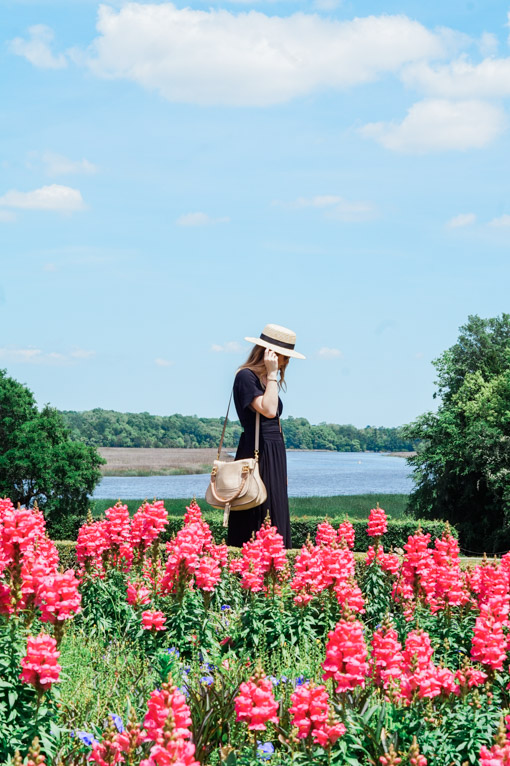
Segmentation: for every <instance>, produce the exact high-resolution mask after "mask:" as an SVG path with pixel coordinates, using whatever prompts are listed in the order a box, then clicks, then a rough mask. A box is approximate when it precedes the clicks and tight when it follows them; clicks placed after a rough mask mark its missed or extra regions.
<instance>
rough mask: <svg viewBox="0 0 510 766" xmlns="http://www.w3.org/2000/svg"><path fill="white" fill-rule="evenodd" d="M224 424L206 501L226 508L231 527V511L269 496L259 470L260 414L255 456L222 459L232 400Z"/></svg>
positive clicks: (252, 506) (226, 525) (256, 419)
mask: <svg viewBox="0 0 510 766" xmlns="http://www.w3.org/2000/svg"><path fill="white" fill-rule="evenodd" d="M231 401H232V395H231V396H230V401H229V403H228V408H227V415H226V417H225V422H224V424H223V431H222V434H221V439H220V446H219V447H218V458H217V460H215V461H214V464H213V469H212V471H211V481H210V482H209V486H208V487H207V491H206V493H205V499H206V502H207V503H209V505H212V507H213V508H218V509H219V510H222V509H223V511H224V513H223V526H224V527H228V517H229V515H230V511H246V510H248V509H249V508H255V506H257V505H260V504H261V503H263V502H264V500H265V499H266V498H267V491H266V488H265V486H264V482H263V481H262V479H261V477H260V472H259V439H260V413H258V412H257V414H256V416H255V450H254V455H253V457H248V458H243V459H242V460H234V461H233V462H230V463H227V462H225V461H224V460H220V454H221V448H222V446H223V438H224V436H225V428H226V427H227V420H228V413H229V410H230V402H231Z"/></svg>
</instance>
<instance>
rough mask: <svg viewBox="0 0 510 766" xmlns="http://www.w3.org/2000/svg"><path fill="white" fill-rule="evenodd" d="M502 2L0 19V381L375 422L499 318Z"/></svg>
mask: <svg viewBox="0 0 510 766" xmlns="http://www.w3.org/2000/svg"><path fill="white" fill-rule="evenodd" d="M509 10H510V5H505V4H503V3H497V2H483V3H482V2H478V1H477V0H473V1H472V2H450V3H439V2H431V3H428V4H426V3H418V2H404V1H403V2H388V3H385V4H382V3H377V2H359V3H356V4H354V3H351V2H337V0H303V2H299V3H295V2H291V0H282V1H281V2H271V1H270V0H266V1H264V0H260V2H242V3H241V2H228V1H227V0H218V1H217V2H212V3H209V4H205V3H198V2H196V3H192V4H190V5H184V4H180V3H176V4H171V3H164V2H161V3H142V2H138V3H123V2H113V3H106V4H104V5H98V4H97V3H96V2H91V1H89V0H73V1H72V2H69V0H66V1H65V2H64V0H59V1H58V2H57V1H55V2H45V0H37V1H36V0H33V1H30V0H26V1H18V2H14V1H11V2H9V1H8V0H7V1H6V0H3V2H1V3H0V12H1V15H2V25H1V30H2V31H1V34H2V42H1V45H0V65H1V67H2V72H3V76H2V79H1V82H2V86H1V98H0V126H1V127H0V130H1V135H2V140H1V142H0V330H1V333H0V367H2V368H7V370H8V372H9V374H11V375H12V376H13V377H15V378H16V379H18V380H20V381H22V382H23V383H26V384H27V385H28V386H29V387H30V388H31V389H32V391H33V392H34V394H35V396H36V398H37V401H38V402H39V403H40V404H43V403H46V402H50V403H51V404H53V405H55V406H56V407H59V408H61V409H76V410H80V409H89V408H92V407H104V408H111V409H118V410H122V411H128V410H129V411H148V412H152V413H157V414H171V413H174V412H180V413H183V414H197V415H202V416H218V417H219V416H221V415H222V413H223V412H224V409H225V406H226V402H227V399H228V395H229V389H230V385H231V380H232V377H233V374H234V371H235V369H236V367H237V366H238V365H239V364H240V363H241V362H242V361H243V359H244V357H245V355H246V354H247V352H248V350H249V345H248V344H246V343H245V342H244V341H243V338H244V336H245V335H258V334H259V333H260V332H261V331H262V329H263V327H264V325H265V324H266V323H268V322H274V323H277V324H282V325H285V326H288V327H291V328H292V329H293V330H295V332H296V333H297V338H298V342H297V348H298V349H299V350H300V351H302V352H303V353H304V354H305V355H306V356H307V359H306V361H298V360H294V361H292V363H291V365H290V367H289V370H288V375H287V377H288V391H287V393H286V394H285V397H284V414H285V415H289V414H290V415H294V416H296V417H297V416H303V417H307V418H308V419H309V420H310V421H311V422H314V423H317V422H321V421H329V422H337V423H353V424H354V425H357V426H365V425H368V424H371V425H377V426H380V425H387V426H396V425H400V424H402V423H405V422H409V421H410V420H412V419H414V418H415V417H416V416H417V415H419V414H420V413H421V412H424V411H426V410H428V409H433V408H434V406H435V402H434V400H433V399H432V394H433V391H434V369H433V367H432V365H431V360H432V359H434V358H436V357H437V356H438V355H439V354H440V353H441V352H442V351H443V350H444V349H445V348H447V347H448V346H450V345H452V344H453V343H454V342H455V340H456V338H457V335H458V328H459V327H460V326H461V325H462V324H464V323H465V322H466V321H467V317H468V315H469V314H479V315H480V316H485V317H488V316H496V315H498V314H501V312H503V311H508V286H509V283H510V280H509V277H510V265H509V245H510V187H509V184H508V178H509V170H510V168H509V164H510V163H509V158H510V151H509V149H510V140H509V139H510V119H509V105H508V98H509V96H510V48H509V33H510V28H509Z"/></svg>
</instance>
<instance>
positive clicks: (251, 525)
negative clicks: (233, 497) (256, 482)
mask: <svg viewBox="0 0 510 766" xmlns="http://www.w3.org/2000/svg"><path fill="white" fill-rule="evenodd" d="M245 340H247V341H250V343H255V348H254V349H253V351H252V352H251V354H250V355H249V357H248V359H247V360H246V362H245V363H244V364H243V365H242V366H241V367H240V368H239V370H238V371H237V374H236V377H235V381H234V404H235V406H236V410H237V415H238V417H239V420H240V421H241V425H242V427H243V429H244V431H243V433H242V434H241V439H240V440H239V446H238V448H237V453H236V460H240V459H243V458H247V457H253V452H254V449H255V417H256V414H255V413H256V412H259V413H260V443H259V452H260V458H259V468H260V475H261V478H262V481H263V482H264V484H265V486H266V490H267V500H266V501H265V502H264V503H262V505H258V506H257V507H256V508H251V509H250V510H247V511H239V512H236V511H232V512H231V513H230V516H229V522H228V535H227V542H228V544H229V545H233V546H236V547H241V546H242V545H243V543H245V542H247V541H248V540H249V539H250V538H251V536H252V533H253V532H257V531H258V530H259V529H260V527H261V526H262V524H263V522H264V519H265V518H266V515H267V513H268V511H269V515H270V517H271V523H272V524H273V526H275V527H277V529H278V532H279V533H280V534H281V535H282V537H283V541H284V544H285V547H286V548H290V547H291V538H290V517H289V499H288V495H287V456H286V454H285V443H284V441H283V434H282V431H281V427H280V415H281V413H282V409H283V405H282V402H281V399H280V397H279V396H278V391H279V390H280V389H281V388H283V390H285V388H286V386H285V370H286V369H287V365H288V363H289V360H290V357H294V358H296V359H304V358H305V357H304V356H303V354H299V353H298V352H297V351H294V345H295V343H296V334H295V333H293V332H292V330H288V329H287V328H286V327H280V326H279V325H276V324H268V325H266V326H265V327H264V331H263V332H262V333H261V335H260V338H245Z"/></svg>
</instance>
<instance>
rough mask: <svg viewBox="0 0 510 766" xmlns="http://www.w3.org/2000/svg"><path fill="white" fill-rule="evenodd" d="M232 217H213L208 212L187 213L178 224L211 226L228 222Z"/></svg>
mask: <svg viewBox="0 0 510 766" xmlns="http://www.w3.org/2000/svg"><path fill="white" fill-rule="evenodd" d="M229 221H230V218H227V217H224V218H211V216H210V215H207V213H186V214H184V215H181V216H180V217H179V218H178V219H177V220H176V222H175V223H176V224H177V225H178V226H211V225H212V224H215V223H228V222H229Z"/></svg>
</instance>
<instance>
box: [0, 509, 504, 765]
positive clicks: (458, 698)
mask: <svg viewBox="0 0 510 766" xmlns="http://www.w3.org/2000/svg"><path fill="white" fill-rule="evenodd" d="M167 526H168V515H167V513H166V510H165V508H164V505H163V503H162V502H161V501H159V502H158V501H154V503H144V504H143V505H142V506H141V507H140V508H139V510H138V511H137V512H136V513H135V514H134V516H133V517H132V518H131V517H130V514H129V511H128V509H127V506H125V505H122V504H121V503H120V502H119V503H117V504H116V505H115V506H113V507H112V508H109V509H108V510H107V511H106V514H105V518H104V519H101V520H99V521H93V520H92V518H90V519H89V520H88V522H87V523H86V524H85V525H84V526H83V527H82V528H81V529H80V532H79V535H78V540H77V542H76V560H77V562H78V565H77V568H76V570H73V569H67V571H63V570H62V569H61V567H60V562H59V554H58V551H57V548H56V546H55V544H54V543H53V542H52V541H51V540H50V539H49V538H48V536H47V534H46V531H45V523H44V519H43V516H42V514H41V513H40V511H38V510H37V509H25V508H17V509H16V508H14V507H13V506H12V504H11V503H10V501H9V500H0V761H1V762H2V763H12V764H16V765H17V766H20V764H22V763H28V764H44V763H48V764H50V763H51V764H53V763H54V764H60V763H65V764H68V765H69V766H77V765H78V764H85V763H95V764H100V765H101V766H103V765H104V764H116V763H126V764H131V765H132V766H154V765H155V764H179V765H182V766H184V765H186V766H195V764H210V765H211V766H215V765H216V764H220V763H225V764H227V766H236V764H239V765H241V764H244V765H246V766H249V765H250V764H253V766H254V764H256V763H260V762H261V761H268V762H270V763H271V764H281V765H282V766H284V765H285V766H287V764H289V765H290V764H292V763H294V764H312V763H313V764H337V765H338V766H365V765H367V766H368V764H382V766H396V764H399V763H400V764H403V765H404V766H405V765H406V764H409V765H411V764H412V765H413V766H426V764H429V765H432V764H433V765H434V766H446V765H447V764H453V766H463V764H465V763H468V764H481V765H482V766H489V765H490V766H498V765H499V764H510V735H508V734H507V728H506V727H507V718H506V717H505V716H507V714H509V713H510V708H509V705H510V697H509V691H508V689H509V686H510V674H509V669H508V658H507V655H508V629H509V625H510V623H509V617H508V615H509V611H510V556H509V555H507V556H504V557H503V558H502V559H501V560H499V561H488V560H485V561H483V562H482V563H481V564H480V565H477V566H473V567H468V568H467V569H466V570H462V569H461V566H460V560H459V549H458V544H457V541H456V539H455V537H454V536H453V535H452V534H451V533H450V531H449V530H448V528H446V529H445V530H444V532H443V534H442V536H441V537H440V538H436V539H435V540H432V539H431V535H430V533H424V532H423V530H421V529H417V530H414V531H413V534H411V535H409V538H408V541H407V543H406V544H405V545H404V555H403V556H402V557H399V556H397V555H395V554H394V553H393V552H392V550H391V549H390V550H385V548H384V540H385V535H387V519H386V514H385V512H384V511H383V510H382V509H380V508H376V509H373V510H372V511H371V512H370V517H369V520H368V525H367V527H366V530H365V534H366V535H367V538H368V539H369V540H370V542H371V544H370V545H369V546H368V550H367V551H366V554H365V557H364V562H363V564H362V565H361V566H360V564H359V562H358V565H357V567H355V560H354V554H353V548H354V546H355V539H356V532H355V529H354V527H353V525H352V524H351V523H350V522H348V521H344V522H343V523H341V524H340V525H339V527H338V528H334V527H333V526H332V525H331V524H329V523H328V522H323V523H321V524H320V525H319V527H318V529H317V534H316V538H315V540H314V541H313V542H312V541H310V540H309V541H307V542H306V543H305V545H303V547H302V549H301V551H300V552H299V553H298V554H297V556H295V557H294V560H293V562H292V564H291V563H290V562H289V557H288V554H287V552H286V551H285V549H284V548H283V543H282V539H281V537H280V535H279V534H278V532H277V531H276V529H274V528H273V527H271V526H270V523H269V522H267V523H266V524H265V525H264V526H263V527H262V529H261V530H260V531H259V532H258V533H257V535H256V537H255V538H253V539H252V541H250V542H249V543H247V544H246V545H245V546H244V547H243V549H242V551H241V553H240V555H239V556H237V557H234V558H232V556H229V551H228V549H227V547H226V546H225V545H224V544H222V543H218V542H215V540H214V539H213V536H212V534H211V530H210V528H209V525H208V524H207V523H206V522H205V521H204V519H203V518H202V514H201V511H200V508H199V507H198V506H197V505H196V504H195V503H192V504H191V505H190V506H189V507H188V508H187V509H186V515H185V517H184V523H183V525H182V527H181V529H179V530H178V531H177V533H176V535H175V536H174V537H173V538H172V539H171V540H170V541H169V542H167V543H166V545H163V544H162V543H161V540H162V536H163V535H165V533H166V532H165V530H166V528H167ZM508 721H509V722H510V717H508Z"/></svg>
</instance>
